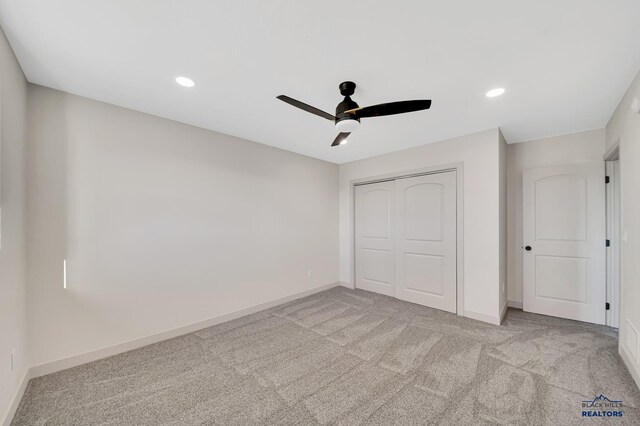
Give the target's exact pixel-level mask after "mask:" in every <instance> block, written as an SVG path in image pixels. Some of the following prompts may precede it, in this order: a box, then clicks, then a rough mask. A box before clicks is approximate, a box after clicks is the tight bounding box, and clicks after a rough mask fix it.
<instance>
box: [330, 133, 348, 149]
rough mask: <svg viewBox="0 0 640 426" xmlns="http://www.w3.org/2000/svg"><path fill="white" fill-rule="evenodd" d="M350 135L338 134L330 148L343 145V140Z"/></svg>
mask: <svg viewBox="0 0 640 426" xmlns="http://www.w3.org/2000/svg"><path fill="white" fill-rule="evenodd" d="M350 134H351V133H340V134H338V136H336V139H335V140H334V141H333V143H332V144H331V146H338V145H342V144H343V143H344V141H345V140H347V137H348V136H349V135H350Z"/></svg>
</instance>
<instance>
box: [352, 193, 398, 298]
mask: <svg viewBox="0 0 640 426" xmlns="http://www.w3.org/2000/svg"><path fill="white" fill-rule="evenodd" d="M394 187H395V183H394V182H393V181H389V182H380V183H373V184H369V185H362V186H356V190H355V192H356V194H355V197H356V198H355V204H356V205H355V210H356V218H355V219H356V223H355V234H356V235H355V239H356V241H355V246H356V253H355V254H356V287H357V288H361V289H363V290H369V291H374V292H376V293H382V294H386V295H389V296H393V295H394V289H393V283H394V279H395V277H394V274H395V273H394V256H393V221H394Z"/></svg>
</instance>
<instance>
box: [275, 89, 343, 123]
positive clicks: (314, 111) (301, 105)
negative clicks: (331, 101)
mask: <svg viewBox="0 0 640 426" xmlns="http://www.w3.org/2000/svg"><path fill="white" fill-rule="evenodd" d="M277 98H278V99H280V100H281V101H283V102H286V103H288V104H289V105H293V106H294V107H296V108H300V109H301V110H304V111H307V112H310V113H311V114H315V115H317V116H320V117H322V118H326V119H327V120H331V121H335V119H336V118H335V117H334V116H333V115H331V114H329V113H328V112H324V111H322V110H320V109H318V108H316V107H312V106H311V105H307V104H305V103H304V102H300V101H297V100H295V99H293V98H290V97H289V96H285V95H280V96H277Z"/></svg>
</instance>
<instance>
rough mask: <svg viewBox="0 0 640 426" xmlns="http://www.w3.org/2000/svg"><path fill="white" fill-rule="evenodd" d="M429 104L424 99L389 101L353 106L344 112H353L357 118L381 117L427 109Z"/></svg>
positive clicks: (429, 102)
mask: <svg viewBox="0 0 640 426" xmlns="http://www.w3.org/2000/svg"><path fill="white" fill-rule="evenodd" d="M430 106H431V101H430V100H428V99H425V100H416V101H400V102H389V103H387V104H379V105H372V106H368V107H360V108H354V109H350V110H348V111H345V112H346V113H348V114H354V115H356V116H357V117H358V118H368V117H381V116H383V115H394V114H404V113H405V112H413V111H421V110H423V109H429V107H430Z"/></svg>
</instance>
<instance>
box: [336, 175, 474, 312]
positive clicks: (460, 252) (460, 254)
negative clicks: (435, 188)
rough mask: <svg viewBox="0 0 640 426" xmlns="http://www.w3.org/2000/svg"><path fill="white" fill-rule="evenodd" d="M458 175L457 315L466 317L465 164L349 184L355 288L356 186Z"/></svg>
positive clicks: (354, 280)
mask: <svg viewBox="0 0 640 426" xmlns="http://www.w3.org/2000/svg"><path fill="white" fill-rule="evenodd" d="M452 171H453V172H455V173H456V199H457V210H456V293H457V296H456V311H457V312H456V314H457V315H459V316H464V229H463V223H464V192H463V191H464V167H463V163H462V162H459V163H450V164H442V165H439V166H433V167H425V168H420V169H412V170H406V171H404V172H397V173H388V174H384V175H376V176H369V177H366V178H361V179H354V180H351V181H350V182H349V187H350V197H349V202H350V204H351V218H350V220H351V235H350V241H351V250H350V253H349V256H350V257H351V262H350V263H351V271H350V277H351V283H352V285H353V286H355V282H356V265H355V258H356V242H355V226H356V212H355V210H356V209H355V196H356V186H359V185H366V184H369V183H376V182H385V181H390V180H396V179H402V178H408V177H416V176H423V175H428V174H434V173H444V172H452Z"/></svg>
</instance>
